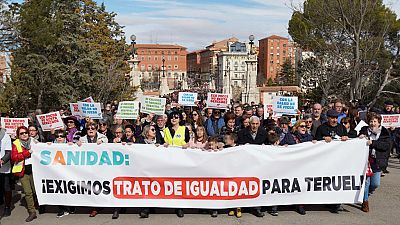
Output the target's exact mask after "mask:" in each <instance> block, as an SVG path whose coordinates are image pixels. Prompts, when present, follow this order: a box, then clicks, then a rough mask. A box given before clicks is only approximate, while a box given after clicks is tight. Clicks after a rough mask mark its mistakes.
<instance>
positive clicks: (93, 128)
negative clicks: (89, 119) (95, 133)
mask: <svg viewBox="0 0 400 225" xmlns="http://www.w3.org/2000/svg"><path fill="white" fill-rule="evenodd" d="M87 129H88V130H97V129H96V127H88V128H87Z"/></svg>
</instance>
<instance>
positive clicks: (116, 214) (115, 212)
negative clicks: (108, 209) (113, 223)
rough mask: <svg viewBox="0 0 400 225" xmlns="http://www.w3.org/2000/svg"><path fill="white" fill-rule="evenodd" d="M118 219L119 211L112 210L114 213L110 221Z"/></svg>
mask: <svg viewBox="0 0 400 225" xmlns="http://www.w3.org/2000/svg"><path fill="white" fill-rule="evenodd" d="M118 217H119V211H118V210H114V213H113V214H112V217H111V219H113V220H115V219H118Z"/></svg>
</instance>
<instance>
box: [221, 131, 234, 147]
mask: <svg viewBox="0 0 400 225" xmlns="http://www.w3.org/2000/svg"><path fill="white" fill-rule="evenodd" d="M236 141H237V136H236V134H234V133H227V134H225V136H224V143H225V145H224V148H230V147H235V146H236Z"/></svg>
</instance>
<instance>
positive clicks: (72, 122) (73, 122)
mask: <svg viewBox="0 0 400 225" xmlns="http://www.w3.org/2000/svg"><path fill="white" fill-rule="evenodd" d="M67 123H75V122H74V121H72V120H70V121H68V122H67Z"/></svg>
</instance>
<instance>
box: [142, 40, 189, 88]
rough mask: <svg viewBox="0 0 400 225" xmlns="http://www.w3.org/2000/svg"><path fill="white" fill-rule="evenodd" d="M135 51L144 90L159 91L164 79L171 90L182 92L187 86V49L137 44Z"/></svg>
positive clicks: (177, 46)
mask: <svg viewBox="0 0 400 225" xmlns="http://www.w3.org/2000/svg"><path fill="white" fill-rule="evenodd" d="M135 49H136V55H135V58H136V59H137V60H138V61H139V62H138V70H139V75H140V80H141V86H142V89H144V90H158V89H159V88H160V81H161V80H162V78H163V77H165V79H166V80H167V84H168V88H169V89H171V90H180V89H184V88H185V86H187V85H186V84H185V82H186V80H187V67H186V55H187V50H186V48H185V47H183V46H180V45H168V44H136V45H135Z"/></svg>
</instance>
